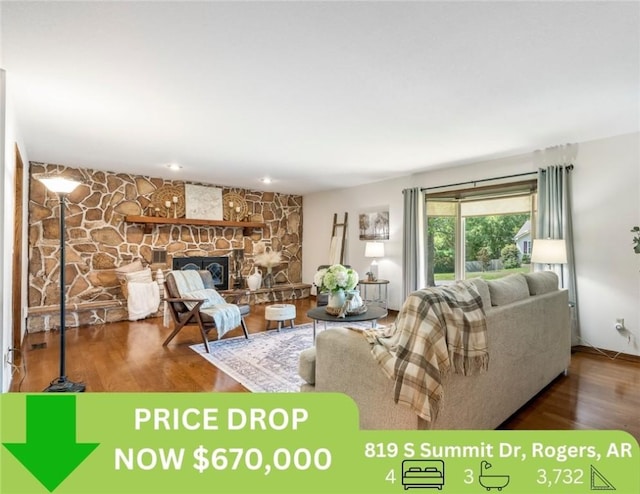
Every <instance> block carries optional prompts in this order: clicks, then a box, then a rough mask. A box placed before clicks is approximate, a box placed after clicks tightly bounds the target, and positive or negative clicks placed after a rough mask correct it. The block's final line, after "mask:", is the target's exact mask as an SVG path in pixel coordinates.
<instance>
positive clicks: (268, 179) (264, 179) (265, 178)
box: [260, 177, 271, 184]
mask: <svg viewBox="0 0 640 494" xmlns="http://www.w3.org/2000/svg"><path fill="white" fill-rule="evenodd" d="M260 181H261V182H262V183H263V184H270V183H271V179H270V178H269V177H264V178H261V179H260Z"/></svg>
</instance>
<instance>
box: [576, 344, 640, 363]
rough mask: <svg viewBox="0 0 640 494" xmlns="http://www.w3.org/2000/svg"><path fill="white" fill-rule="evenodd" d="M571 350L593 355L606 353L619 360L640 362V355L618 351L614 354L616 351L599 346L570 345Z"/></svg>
mask: <svg viewBox="0 0 640 494" xmlns="http://www.w3.org/2000/svg"><path fill="white" fill-rule="evenodd" d="M571 351H572V352H582V353H591V354H593V355H600V356H603V354H604V355H606V356H607V357H610V358H614V357H615V358H618V359H620V360H627V361H629V362H635V363H638V364H640V355H631V354H629V353H620V354H618V355H617V356H616V354H617V353H618V352H614V351H613V350H603V349H601V348H594V347H590V346H585V345H576V346H573V347H571Z"/></svg>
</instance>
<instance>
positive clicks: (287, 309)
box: [264, 304, 296, 331]
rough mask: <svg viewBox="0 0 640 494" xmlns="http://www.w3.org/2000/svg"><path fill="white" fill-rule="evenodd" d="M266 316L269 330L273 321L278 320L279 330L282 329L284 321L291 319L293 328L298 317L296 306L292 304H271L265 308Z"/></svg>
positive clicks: (290, 322)
mask: <svg viewBox="0 0 640 494" xmlns="http://www.w3.org/2000/svg"><path fill="white" fill-rule="evenodd" d="M264 318H265V319H266V320H267V327H266V329H267V330H269V326H270V325H271V321H277V322H278V331H280V328H281V327H282V323H283V321H289V325H290V326H291V327H292V328H293V320H294V319H295V318H296V306H295V305H292V304H275V305H270V306H268V307H265V309H264Z"/></svg>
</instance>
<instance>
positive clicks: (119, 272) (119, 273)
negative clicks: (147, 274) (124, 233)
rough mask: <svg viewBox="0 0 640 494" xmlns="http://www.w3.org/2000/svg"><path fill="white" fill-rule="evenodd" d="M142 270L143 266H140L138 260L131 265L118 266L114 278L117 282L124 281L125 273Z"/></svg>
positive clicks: (140, 263)
mask: <svg viewBox="0 0 640 494" xmlns="http://www.w3.org/2000/svg"><path fill="white" fill-rule="evenodd" d="M143 269H144V266H143V265H142V261H140V259H136V260H135V261H133V262H132V263H129V264H125V265H124V266H120V267H119V268H116V277H117V278H118V279H119V280H124V279H125V275H126V274H127V273H133V272H135V271H142V270H143Z"/></svg>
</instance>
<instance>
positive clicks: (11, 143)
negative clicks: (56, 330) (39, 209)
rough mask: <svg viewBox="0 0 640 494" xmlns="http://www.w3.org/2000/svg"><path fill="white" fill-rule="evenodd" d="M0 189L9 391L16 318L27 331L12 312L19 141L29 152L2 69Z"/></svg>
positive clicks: (3, 379)
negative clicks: (16, 146)
mask: <svg viewBox="0 0 640 494" xmlns="http://www.w3.org/2000/svg"><path fill="white" fill-rule="evenodd" d="M0 107H1V108H2V109H1V110H0V191H2V200H1V201H0V234H1V236H0V259H1V261H0V323H1V325H0V341H1V342H2V343H1V344H2V346H1V347H0V356H1V358H2V363H1V364H0V385H1V386H2V387H1V391H2V392H6V391H8V389H9V386H10V384H11V368H10V366H9V365H7V363H6V354H7V350H8V348H10V347H12V346H13V343H12V329H13V321H14V318H16V317H19V318H21V319H22V323H21V334H22V335H24V331H25V324H24V318H22V317H21V314H13V313H12V300H13V288H12V275H13V266H12V254H13V240H14V218H13V212H14V209H15V171H16V153H15V145H16V144H17V145H18V147H19V148H20V151H21V155H22V159H23V163H24V164H25V167H26V166H28V163H29V161H28V156H27V155H26V153H25V151H24V145H22V142H21V140H20V138H19V134H18V129H17V125H16V119H15V115H14V112H13V105H12V104H11V76H10V74H7V73H5V71H4V70H2V69H0ZM27 171H28V170H27V169H25V170H24V175H23V187H22V190H23V191H24V204H23V205H22V215H23V218H24V221H23V232H22V237H23V245H22V262H23V266H22V272H23V273H27V272H28V269H27V250H26V249H27V246H26V239H27V223H28V222H27V220H26V219H27V209H26V207H27V196H28V193H27V191H28V189H27V187H26V177H27V175H28V173H27ZM22 294H23V299H22V303H21V307H26V296H27V285H26V276H23V280H22Z"/></svg>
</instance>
